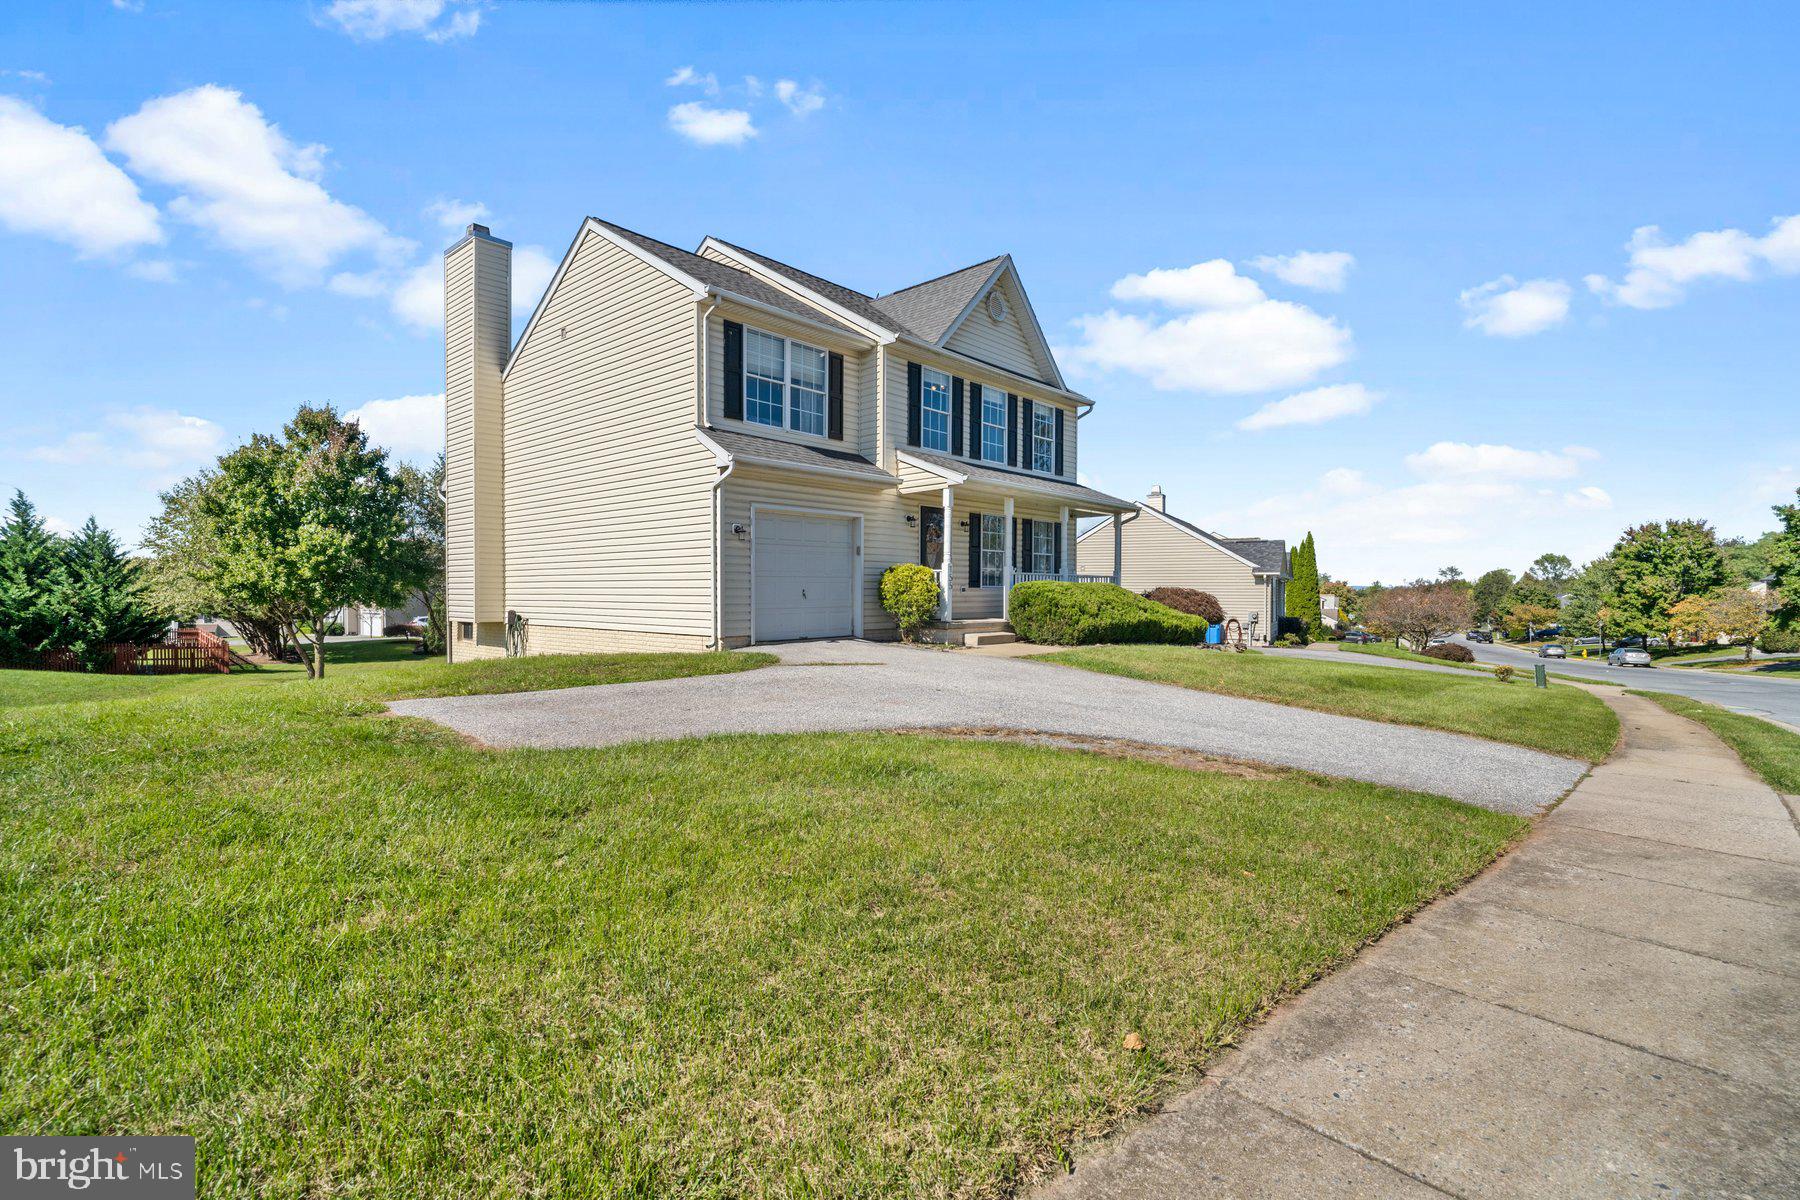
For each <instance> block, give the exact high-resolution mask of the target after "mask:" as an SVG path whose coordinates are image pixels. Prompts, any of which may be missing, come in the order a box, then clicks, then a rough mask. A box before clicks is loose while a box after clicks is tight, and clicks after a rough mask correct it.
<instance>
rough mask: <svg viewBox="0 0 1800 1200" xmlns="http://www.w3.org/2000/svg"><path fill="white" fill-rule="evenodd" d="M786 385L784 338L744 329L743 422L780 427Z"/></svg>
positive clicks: (783, 410)
mask: <svg viewBox="0 0 1800 1200" xmlns="http://www.w3.org/2000/svg"><path fill="white" fill-rule="evenodd" d="M786 384H787V339H786V338H778V337H776V336H775V335H774V334H771V333H764V332H763V331H762V330H760V329H746V330H744V420H746V421H754V422H755V423H756V424H758V425H773V426H775V427H776V428H777V429H779V428H781V426H782V425H783V424H784V423H785V417H784V412H785V409H784V407H783V404H782V393H783V391H784V390H785V387H786Z"/></svg>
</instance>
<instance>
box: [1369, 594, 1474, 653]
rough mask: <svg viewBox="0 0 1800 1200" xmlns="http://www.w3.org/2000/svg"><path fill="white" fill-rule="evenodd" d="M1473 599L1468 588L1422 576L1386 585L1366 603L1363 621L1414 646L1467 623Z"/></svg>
mask: <svg viewBox="0 0 1800 1200" xmlns="http://www.w3.org/2000/svg"><path fill="white" fill-rule="evenodd" d="M1474 607H1475V602H1474V601H1473V600H1472V599H1471V598H1470V596H1469V592H1468V589H1466V588H1459V587H1456V586H1455V585H1453V584H1449V583H1432V582H1427V581H1424V580H1421V581H1419V582H1417V583H1412V584H1408V585H1406V586H1405V587H1392V588H1387V589H1385V590H1384V591H1383V592H1382V593H1381V595H1380V596H1379V597H1377V598H1376V599H1375V601H1374V602H1373V603H1372V604H1370V605H1369V608H1368V611H1367V613H1366V616H1365V620H1366V623H1367V624H1368V625H1369V627H1370V628H1372V629H1374V630H1375V631H1376V632H1377V633H1380V634H1381V635H1382V636H1384V637H1392V638H1404V639H1405V640H1406V641H1407V642H1408V643H1410V644H1411V645H1412V648H1413V649H1414V650H1423V649H1425V647H1426V646H1428V645H1430V644H1431V639H1432V638H1434V637H1439V636H1441V635H1444V634H1449V633H1453V632H1455V631H1456V630H1458V629H1462V628H1464V627H1466V626H1467V625H1468V623H1469V619H1470V617H1471V616H1472V615H1473V613H1474Z"/></svg>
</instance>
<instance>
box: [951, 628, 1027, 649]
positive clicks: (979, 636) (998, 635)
mask: <svg viewBox="0 0 1800 1200" xmlns="http://www.w3.org/2000/svg"><path fill="white" fill-rule="evenodd" d="M1018 640H1019V637H1018V635H1017V634H1014V633H1007V632H1005V631H1003V630H996V631H995V632H993V633H965V634H964V635H963V645H965V646H1004V645H1006V644H1007V643H1009V642H1016V641H1018Z"/></svg>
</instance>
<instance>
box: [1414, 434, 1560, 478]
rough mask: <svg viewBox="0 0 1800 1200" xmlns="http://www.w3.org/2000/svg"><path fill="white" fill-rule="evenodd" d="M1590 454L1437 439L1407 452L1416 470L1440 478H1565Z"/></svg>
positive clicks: (1416, 472) (1417, 472) (1420, 473)
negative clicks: (1418, 451)
mask: <svg viewBox="0 0 1800 1200" xmlns="http://www.w3.org/2000/svg"><path fill="white" fill-rule="evenodd" d="M1585 457H1591V452H1590V453H1589V454H1586V455H1583V454H1569V453H1566V452H1565V453H1561V454H1559V453H1556V452H1554V451H1550V450H1521V449H1519V448H1518V447H1516V446H1500V445H1492V444H1490V443H1487V442H1483V443H1481V444H1480V445H1470V444H1469V443H1468V442H1434V443H1433V444H1432V445H1431V446H1430V447H1428V448H1427V449H1425V450H1424V451H1422V452H1420V453H1418V454H1409V455H1407V456H1406V465H1407V466H1408V467H1409V468H1411V469H1412V471H1413V472H1414V473H1415V474H1418V475H1425V476H1431V477H1434V478H1439V479H1506V480H1525V479H1566V478H1568V477H1569V476H1571V475H1574V474H1575V473H1576V472H1577V471H1578V470H1579V469H1580V468H1579V462H1578V460H1579V459H1581V458H1585Z"/></svg>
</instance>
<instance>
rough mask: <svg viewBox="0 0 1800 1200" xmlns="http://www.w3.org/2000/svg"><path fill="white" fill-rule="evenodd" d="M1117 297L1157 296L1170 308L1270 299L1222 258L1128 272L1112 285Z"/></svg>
mask: <svg viewBox="0 0 1800 1200" xmlns="http://www.w3.org/2000/svg"><path fill="white" fill-rule="evenodd" d="M1112 296H1113V299H1115V300H1153V301H1156V302H1157V303H1160V304H1166V305H1168V306H1169V307H1170V308H1183V309H1191V308H1244V307H1247V306H1249V305H1252V304H1256V303H1258V302H1260V301H1262V300H1266V299H1268V297H1267V296H1265V295H1263V290H1262V287H1261V286H1260V285H1258V284H1257V282H1256V281H1255V280H1254V279H1245V278H1244V277H1243V276H1242V275H1239V274H1238V273H1237V268H1236V267H1234V266H1232V265H1231V264H1230V263H1228V262H1226V261H1225V260H1224V259H1222V258H1214V259H1210V260H1208V261H1206V262H1202V263H1195V264H1194V265H1193V266H1191V267H1174V268H1167V267H1158V268H1156V269H1155V270H1153V271H1146V272H1144V273H1143V274H1142V275H1127V276H1125V278H1123V279H1121V280H1119V281H1118V282H1117V283H1115V284H1113V285H1112Z"/></svg>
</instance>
